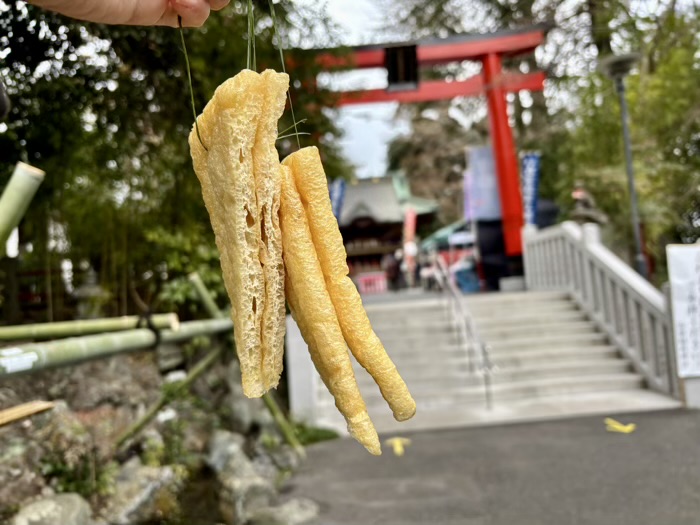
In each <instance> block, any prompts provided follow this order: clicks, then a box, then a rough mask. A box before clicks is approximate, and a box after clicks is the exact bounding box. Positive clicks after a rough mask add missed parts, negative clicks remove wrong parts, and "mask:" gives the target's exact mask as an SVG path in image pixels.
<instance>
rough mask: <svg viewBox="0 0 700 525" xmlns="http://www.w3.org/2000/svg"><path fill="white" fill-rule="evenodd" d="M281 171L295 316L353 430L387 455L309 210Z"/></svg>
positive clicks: (367, 444)
mask: <svg viewBox="0 0 700 525" xmlns="http://www.w3.org/2000/svg"><path fill="white" fill-rule="evenodd" d="M281 169H282V170H283V171H282V207H281V213H280V216H281V221H282V243H283V245H284V262H285V266H286V283H287V299H288V300H289V305H290V308H291V310H292V315H293V316H294V319H295V320H296V322H297V324H298V325H299V330H300V331H301V334H302V336H303V337H304V340H305V341H306V344H307V345H308V346H309V352H310V354H311V359H312V361H313V362H314V365H315V366H316V369H317V370H318V372H319V374H320V376H321V379H323V382H324V383H325V385H326V387H327V388H328V390H329V391H330V393H331V394H332V395H333V397H334V399H335V404H336V407H338V410H339V411H340V413H341V414H342V415H343V417H344V418H345V420H346V422H347V424H348V431H349V432H350V434H351V435H352V436H353V437H354V438H355V439H356V440H357V441H358V442H359V443H360V444H361V445H363V446H364V447H365V448H366V449H367V450H368V451H369V452H370V453H371V454H375V455H378V454H381V447H380V444H379V438H378V436H377V431H376V430H375V429H374V425H373V424H372V421H371V420H370V418H369V414H368V413H367V407H366V406H365V402H364V400H363V399H362V395H361V394H360V390H359V388H358V386H357V382H356V381H355V373H354V371H353V369H352V363H351V362H350V356H349V355H348V351H347V347H346V346H345V341H344V340H343V334H342V332H341V330H340V326H339V324H338V318H337V316H336V310H335V308H334V307H333V303H332V302H331V297H330V296H329V294H328V290H327V289H326V284H325V281H324V279H323V271H322V269H321V263H320V262H319V259H318V257H317V255H316V253H317V252H316V248H315V246H314V243H313V240H312V237H311V231H310V230H309V222H308V221H307V217H306V213H305V211H304V206H303V205H302V202H301V198H300V197H299V192H298V191H297V188H296V184H295V182H294V178H293V176H292V174H291V172H290V171H289V169H288V168H287V167H284V166H283V167H282V168H281Z"/></svg>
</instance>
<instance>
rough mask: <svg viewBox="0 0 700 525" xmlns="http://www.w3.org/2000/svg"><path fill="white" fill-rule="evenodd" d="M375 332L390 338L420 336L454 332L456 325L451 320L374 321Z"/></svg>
mask: <svg viewBox="0 0 700 525" xmlns="http://www.w3.org/2000/svg"><path fill="white" fill-rule="evenodd" d="M372 327H373V328H374V332H375V333H376V334H377V335H378V336H379V337H380V338H381V337H382V336H384V337H387V338H389V339H396V338H399V337H416V336H417V337H420V336H422V335H433V334H445V333H448V334H449V333H454V332H455V331H456V327H455V326H454V325H453V324H452V322H450V321H447V320H446V321H442V320H441V321H435V322H427V321H419V320H414V322H413V323H408V324H405V325H396V324H393V323H391V324H390V323H373V325H372Z"/></svg>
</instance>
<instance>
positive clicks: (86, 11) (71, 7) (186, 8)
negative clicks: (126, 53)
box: [30, 0, 229, 27]
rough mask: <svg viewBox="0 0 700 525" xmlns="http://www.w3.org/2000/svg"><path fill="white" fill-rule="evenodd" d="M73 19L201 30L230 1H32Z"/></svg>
mask: <svg viewBox="0 0 700 525" xmlns="http://www.w3.org/2000/svg"><path fill="white" fill-rule="evenodd" d="M30 3H32V4H34V5H36V6H38V7H42V8H44V9H49V10H51V11H56V12H57V13H60V14H62V15H65V16H69V17H71V18H77V19H79V20H86V21H88V22H98V23H102V24H125V25H138V26H170V27H177V26H178V21H177V17H178V16H181V17H182V25H183V26H184V27H199V26H201V25H202V24H204V22H205V21H206V20H207V18H208V17H209V13H210V11H218V10H219V9H223V8H224V7H226V6H227V5H228V3H229V0H30Z"/></svg>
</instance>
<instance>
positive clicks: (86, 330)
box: [0, 313, 180, 341]
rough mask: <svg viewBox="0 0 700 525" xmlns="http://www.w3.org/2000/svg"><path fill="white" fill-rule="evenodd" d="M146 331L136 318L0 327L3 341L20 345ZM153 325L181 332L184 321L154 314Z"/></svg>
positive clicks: (129, 316)
mask: <svg viewBox="0 0 700 525" xmlns="http://www.w3.org/2000/svg"><path fill="white" fill-rule="evenodd" d="M139 320H141V327H142V328H145V326H146V325H145V321H143V320H142V319H141V318H139V317H138V316H136V315H127V316H124V317H110V318H107V319H84V320H79V321H63V322H58V323H37V324H23V325H16V326H0V341H17V340H19V339H60V338H62V337H76V336H79V335H90V334H101V333H104V332H118V331H122V330H133V329H134V328H138V327H139V326H138V323H139ZM151 323H152V324H153V326H154V327H155V328H158V329H159V330H160V329H164V328H167V329H170V330H173V331H177V330H178V329H179V328H180V319H179V318H178V316H177V314H174V313H170V314H154V315H152V316H151Z"/></svg>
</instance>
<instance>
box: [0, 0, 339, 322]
mask: <svg viewBox="0 0 700 525" xmlns="http://www.w3.org/2000/svg"><path fill="white" fill-rule="evenodd" d="M246 10H247V2H242V1H234V2H232V3H231V5H230V6H229V7H228V8H226V9H225V10H223V11H221V12H218V13H214V14H212V16H211V17H210V19H209V20H208V21H207V23H206V24H205V26H204V27H203V28H202V29H196V30H195V29H192V30H189V29H188V30H186V32H185V37H186V40H187V46H188V51H189V55H190V59H191V66H192V75H193V88H194V97H195V103H196V107H197V108H198V110H199V111H201V109H202V108H203V107H204V105H205V103H206V102H207V100H209V98H210V97H211V95H212V93H213V92H214V90H215V88H216V87H217V86H218V85H219V84H220V83H221V82H222V81H224V80H225V79H227V78H228V77H230V76H232V75H234V74H235V73H236V72H238V71H239V70H241V69H242V68H245V67H246V53H247V47H248V36H247V17H246ZM255 11H256V15H257V18H256V56H257V64H258V68H259V69H262V68H267V67H272V68H275V67H276V68H278V69H279V64H280V55H279V50H278V49H277V48H276V47H275V45H276V43H277V38H276V37H275V29H274V28H273V24H272V21H271V17H270V12H269V3H268V1H267V0H256V2H255ZM276 15H277V20H278V28H277V29H278V30H279V32H280V36H281V38H282V42H283V44H284V45H285V46H286V47H310V46H322V45H328V44H329V43H331V44H332V39H333V28H332V27H331V26H330V25H329V24H328V22H327V20H326V19H325V18H324V16H323V13H322V12H319V11H318V10H317V9H316V10H314V9H311V8H308V7H302V6H297V5H295V4H293V3H292V2H291V1H288V0H283V1H280V2H278V3H277V4H276ZM321 35H323V40H321ZM286 56H287V61H288V63H290V64H294V68H292V70H291V71H290V73H291V76H292V81H293V89H292V96H293V97H294V109H295V111H296V117H297V119H306V121H305V122H304V123H303V124H301V125H300V130H301V131H304V132H308V133H310V134H311V135H310V136H308V137H307V136H302V137H300V143H301V145H302V146H303V145H307V144H312V143H313V144H318V145H319V146H320V148H321V151H322V156H323V158H324V162H325V166H326V169H327V171H328V174H329V175H330V176H331V177H337V176H347V173H348V170H349V165H348V164H347V163H346V162H345V160H344V159H343V158H342V157H341V156H340V153H339V150H338V148H337V146H336V144H335V142H334V138H335V137H337V136H338V134H339V132H338V130H337V129H336V128H335V126H334V124H333V122H332V120H331V119H330V118H329V117H328V116H327V115H326V113H324V111H323V108H324V106H327V105H331V104H332V103H333V99H332V98H331V97H330V96H329V95H328V94H327V93H325V92H322V91H319V90H318V89H316V88H308V87H307V86H312V85H313V84H312V83H311V82H309V81H308V79H310V78H313V75H315V73H316V72H317V70H318V66H317V65H316V64H315V61H314V59H313V55H311V54H309V53H307V52H303V51H294V52H293V51H287V52H286ZM0 60H2V61H1V62H0V74H2V75H3V77H4V78H5V80H6V83H7V85H8V92H9V94H10V97H11V99H12V102H13V109H12V112H11V115H10V118H9V120H8V121H7V123H6V124H0V185H1V184H2V182H4V181H5V180H7V179H8V177H9V174H10V171H11V169H12V166H13V165H14V163H15V162H16V161H17V160H25V161H28V162H30V163H32V164H35V165H37V166H38V167H40V168H42V169H44V170H45V171H46V172H47V173H48V176H47V178H46V182H45V183H44V184H43V185H42V187H41V188H40V190H39V193H38V194H37V196H36V197H35V200H34V201H33V205H32V208H31V210H30V211H29V213H28V214H27V216H26V219H25V220H24V221H23V224H22V229H21V232H20V234H21V241H22V243H23V246H25V247H27V248H28V247H29V246H30V245H31V248H32V249H31V250H29V249H27V250H26V252H25V254H24V263H25V266H27V267H30V268H45V267H48V266H50V265H52V264H53V265H55V264H58V261H59V260H61V259H68V260H70V261H72V263H73V267H74V268H79V267H80V266H81V265H82V266H85V265H86V264H88V265H89V266H91V267H92V268H94V269H95V270H96V271H97V273H98V275H99V279H100V284H101V285H102V286H103V287H104V288H106V289H107V290H108V291H109V292H111V296H112V297H114V301H113V302H112V304H111V311H108V312H107V314H122V313H127V311H130V310H133V305H132V302H131V295H132V294H131V292H130V290H132V289H134V290H137V291H138V293H139V295H141V296H143V297H148V298H149V300H150V301H154V300H155V298H156V295H157V294H160V299H161V302H162V304H163V305H164V306H168V307H182V308H183V310H184V311H183V313H187V312H188V311H191V309H192V307H191V306H189V305H187V303H188V301H191V299H193V295H192V294H191V292H189V291H188V290H187V288H188V287H187V286H186V285H187V283H186V280H185V276H186V275H187V274H188V273H189V272H192V271H199V273H200V275H202V277H203V279H204V280H205V283H206V284H207V285H208V286H209V287H210V289H211V290H212V291H213V292H214V293H218V294H221V293H223V287H222V286H221V278H220V275H219V274H220V271H219V269H218V261H217V260H216V252H215V248H214V242H213V234H212V233H211V228H210V227H209V221H208V216H207V214H206V210H205V208H204V206H203V203H202V198H201V190H200V188H199V183H198V181H197V179H196V177H195V176H194V173H193V171H192V167H191V161H190V158H189V148H188V147H187V135H188V134H189V131H190V128H191V125H192V113H191V107H190V105H189V95H188V93H187V84H186V77H185V73H184V58H183V55H182V50H181V46H180V37H179V34H178V31H177V30H174V29H172V28H164V27H151V28H138V27H125V26H102V25H97V24H88V23H82V22H77V21H74V20H69V19H66V18H63V17H60V16H58V15H54V14H52V13H50V12H48V11H43V10H40V9H38V8H36V7H33V6H31V5H27V4H24V3H21V2H6V3H3V2H2V1H1V0H0ZM302 81H303V82H304V88H303V89H301V87H302V85H301V82H302ZM291 123H292V122H291V116H290V112H289V111H287V112H286V114H285V116H284V117H283V119H282V121H281V122H280V129H285V128H287V127H288V126H290V125H291ZM278 146H279V149H280V153H281V154H282V155H286V154H287V153H289V152H291V151H292V150H294V149H296V147H297V143H296V140H295V139H294V138H290V139H283V140H281V141H279V143H278ZM49 224H56V225H59V229H60V234H58V237H59V238H58V239H56V238H52V237H51V235H50V233H49ZM51 253H53V254H54V256H53V258H50V255H51ZM79 284H81V283H80V282H76V283H75V285H76V286H77V285H79ZM183 305H184V306H183Z"/></svg>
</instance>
